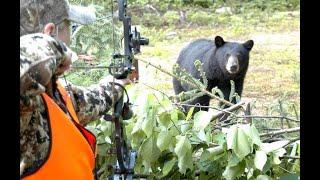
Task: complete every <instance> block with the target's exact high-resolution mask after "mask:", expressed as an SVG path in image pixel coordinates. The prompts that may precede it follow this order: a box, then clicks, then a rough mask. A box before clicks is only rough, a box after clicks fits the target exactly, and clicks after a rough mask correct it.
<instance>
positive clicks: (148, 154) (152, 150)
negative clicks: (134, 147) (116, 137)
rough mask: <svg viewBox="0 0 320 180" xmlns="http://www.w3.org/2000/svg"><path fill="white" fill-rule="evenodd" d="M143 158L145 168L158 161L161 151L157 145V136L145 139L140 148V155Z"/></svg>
mask: <svg viewBox="0 0 320 180" xmlns="http://www.w3.org/2000/svg"><path fill="white" fill-rule="evenodd" d="M138 154H139V155H140V156H141V157H143V158H142V163H143V165H145V166H150V163H152V162H154V161H156V160H157V159H158V157H159V156H160V150H159V148H158V147H157V144H156V138H155V136H154V135H153V136H151V137H149V138H147V139H145V140H144V141H143V143H142V145H141V146H140V149H139V153H138Z"/></svg>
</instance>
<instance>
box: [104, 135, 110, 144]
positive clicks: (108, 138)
mask: <svg viewBox="0 0 320 180" xmlns="http://www.w3.org/2000/svg"><path fill="white" fill-rule="evenodd" d="M104 140H105V141H106V143H109V144H112V142H111V139H110V137H109V136H105V138H104Z"/></svg>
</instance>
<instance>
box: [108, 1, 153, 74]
mask: <svg viewBox="0 0 320 180" xmlns="http://www.w3.org/2000/svg"><path fill="white" fill-rule="evenodd" d="M118 6H119V20H120V21H122V22H123V35H124V37H123V39H124V54H123V55H122V54H120V53H115V54H113V56H112V58H113V62H112V63H111V65H110V68H109V73H110V74H111V75H113V76H114V77H115V78H116V79H124V78H127V77H128V74H129V73H131V72H132V71H133V70H135V69H136V68H137V66H136V67H132V62H133V60H134V58H133V55H134V54H138V53H140V46H141V45H148V44H149V39H148V38H144V37H141V36H140V32H138V31H137V28H136V27H135V28H134V30H132V29H131V17H130V16H128V15H127V11H126V8H127V0H118ZM115 67H117V68H115Z"/></svg>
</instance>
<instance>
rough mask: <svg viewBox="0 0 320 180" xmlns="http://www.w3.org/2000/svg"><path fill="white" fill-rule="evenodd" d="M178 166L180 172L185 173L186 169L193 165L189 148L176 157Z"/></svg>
mask: <svg viewBox="0 0 320 180" xmlns="http://www.w3.org/2000/svg"><path fill="white" fill-rule="evenodd" d="M178 167H179V172H180V173H181V174H185V173H186V170H187V169H191V168H192V167H193V161H192V152H191V150H190V151H187V152H186V154H185V155H184V156H182V157H178Z"/></svg>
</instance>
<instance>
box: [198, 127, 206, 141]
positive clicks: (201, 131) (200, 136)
mask: <svg viewBox="0 0 320 180" xmlns="http://www.w3.org/2000/svg"><path fill="white" fill-rule="evenodd" d="M197 137H198V138H199V139H200V140H201V141H204V142H207V143H208V141H207V137H206V133H205V132H204V129H202V130H200V131H199V132H198V133H197Z"/></svg>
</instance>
